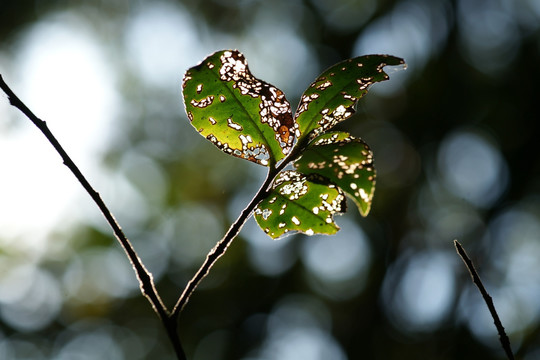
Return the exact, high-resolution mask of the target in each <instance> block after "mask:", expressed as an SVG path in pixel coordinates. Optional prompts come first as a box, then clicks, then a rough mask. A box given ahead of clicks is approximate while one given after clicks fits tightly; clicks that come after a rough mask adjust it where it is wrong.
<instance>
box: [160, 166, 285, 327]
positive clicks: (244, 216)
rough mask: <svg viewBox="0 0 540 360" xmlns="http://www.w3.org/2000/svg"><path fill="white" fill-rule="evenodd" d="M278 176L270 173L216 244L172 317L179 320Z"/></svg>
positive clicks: (181, 297) (184, 293)
mask: <svg viewBox="0 0 540 360" xmlns="http://www.w3.org/2000/svg"><path fill="white" fill-rule="evenodd" d="M276 174H277V172H274V171H271V170H270V171H268V175H267V177H266V180H265V181H264V183H263V185H262V186H261V187H260V189H259V191H258V192H257V194H256V195H255V196H254V197H253V198H252V199H251V201H250V203H249V204H248V206H246V208H245V209H244V210H243V211H242V212H241V213H240V216H238V218H237V219H236V221H235V222H234V223H233V224H232V225H231V227H230V228H229V230H228V231H227V233H226V234H225V236H224V237H223V238H222V239H221V240H220V241H219V242H218V243H217V244H216V246H214V248H213V249H212V250H210V252H209V253H208V255H207V256H206V260H205V261H204V263H203V264H202V266H201V267H200V268H199V270H198V271H197V273H196V274H195V276H193V278H192V279H191V280H190V281H189V282H188V284H187V286H186V287H185V289H184V291H183V292H182V294H181V295H180V297H179V298H178V301H177V302H176V305H175V306H174V308H173V311H172V313H171V317H173V318H177V317H178V315H180V312H182V309H183V308H184V306H185V305H186V304H187V302H188V301H189V298H190V297H191V295H192V294H193V292H194V291H195V289H196V288H197V286H198V285H199V284H200V283H201V281H202V280H203V279H204V278H205V277H206V275H208V272H209V271H210V269H211V268H212V267H213V266H214V264H215V263H216V261H217V260H218V259H219V258H220V257H221V256H223V255H224V254H225V251H227V248H228V247H229V245H230V244H231V243H232V241H233V240H234V239H235V238H236V236H237V235H238V234H239V233H240V230H242V227H243V226H244V224H245V223H246V221H247V220H248V219H249V218H250V216H251V214H252V212H253V210H255V207H256V206H257V204H258V203H259V202H261V200H263V199H264V198H265V197H266V195H267V194H268V187H269V186H270V184H271V183H272V181H273V180H274V177H275V176H276Z"/></svg>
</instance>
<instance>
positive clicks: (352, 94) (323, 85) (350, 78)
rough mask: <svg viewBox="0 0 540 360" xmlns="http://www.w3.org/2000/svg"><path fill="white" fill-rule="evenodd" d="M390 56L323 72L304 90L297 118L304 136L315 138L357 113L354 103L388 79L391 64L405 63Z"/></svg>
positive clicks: (346, 63)
mask: <svg viewBox="0 0 540 360" xmlns="http://www.w3.org/2000/svg"><path fill="white" fill-rule="evenodd" d="M403 64H404V61H403V59H400V58H397V57H394V56H389V55H366V56H360V57H357V58H354V59H349V60H345V61H343V62H340V63H338V64H336V65H334V66H332V67H331V68H329V69H328V70H326V71H325V72H323V73H322V74H321V75H320V76H319V77H318V78H317V79H316V80H315V81H314V82H313V83H312V84H311V85H310V86H309V87H308V88H307V90H306V91H305V92H304V94H303V95H302V97H301V99H300V104H299V105H298V109H297V110H296V114H295V119H296V121H297V122H298V125H299V127H300V133H301V136H302V137H304V136H307V135H308V134H309V133H310V132H311V131H313V133H312V134H311V135H310V136H311V137H312V138H314V137H315V136H317V135H319V134H321V133H323V132H326V131H328V130H329V129H331V128H332V127H334V126H335V125H336V124H337V123H339V122H341V121H343V120H345V119H347V118H349V117H350V116H351V115H352V114H353V113H354V111H355V110H354V106H355V105H356V103H357V102H358V99H360V98H361V97H362V96H364V95H365V94H366V93H367V90H368V87H369V86H370V85H372V84H373V83H376V82H379V81H384V80H387V79H388V75H387V74H386V73H385V72H384V71H383V68H384V67H385V66H387V65H403Z"/></svg>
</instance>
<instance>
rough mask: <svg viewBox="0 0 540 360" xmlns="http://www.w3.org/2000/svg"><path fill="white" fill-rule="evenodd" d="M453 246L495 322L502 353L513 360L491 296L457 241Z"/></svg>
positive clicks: (508, 342) (508, 340) (508, 341)
mask: <svg viewBox="0 0 540 360" xmlns="http://www.w3.org/2000/svg"><path fill="white" fill-rule="evenodd" d="M454 246H455V247H456V250H457V253H458V254H459V256H460V257H461V260H463V262H464V263H465V266H467V269H468V270H469V273H470V274H471V277H472V281H473V283H474V284H475V285H476V286H477V287H478V290H480V293H481V294H482V297H483V298H484V301H485V302H486V305H487V307H488V309H489V312H490V313H491V317H492V318H493V321H494V322H495V327H496V328H497V331H498V332H499V339H500V340H501V344H502V347H503V349H504V352H505V353H506V356H507V357H508V359H509V360H514V354H513V353H512V348H511V346H510V339H508V336H507V335H506V332H505V331H504V327H503V325H502V323H501V320H500V319H499V315H498V314H497V311H496V310H495V305H494V304H493V299H492V298H491V296H489V294H488V292H487V291H486V289H485V287H484V285H483V284H482V280H480V276H478V273H477V272H476V269H475V268H474V265H473V263H472V261H471V259H470V258H469V257H468V256H467V253H466V252H465V249H463V246H461V244H460V243H459V242H458V241H457V240H454Z"/></svg>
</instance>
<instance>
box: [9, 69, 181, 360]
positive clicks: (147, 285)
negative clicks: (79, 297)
mask: <svg viewBox="0 0 540 360" xmlns="http://www.w3.org/2000/svg"><path fill="white" fill-rule="evenodd" d="M0 88H1V89H2V90H3V91H4V92H5V93H6V95H7V96H8V99H9V102H10V104H11V105H13V106H14V107H16V108H17V109H19V110H20V111H21V112H22V113H23V114H24V115H26V117H27V118H28V119H30V121H32V122H33V123H34V125H36V126H37V127H38V128H39V130H41V132H42V133H43V135H45V137H46V138H47V140H48V141H49V142H50V143H51V145H52V146H53V147H54V148H55V149H56V151H57V152H58V154H60V156H61V157H62V160H63V162H64V165H66V166H67V167H68V168H69V169H70V170H71V172H72V173H73V175H75V177H76V178H77V180H78V181H79V182H80V183H81V185H82V186H83V188H84V189H85V190H86V191H87V192H88V194H89V195H90V197H91V198H92V199H93V200H94V202H95V203H96V205H97V206H98V207H99V209H100V210H101V212H102V213H103V216H104V217H105V219H106V220H107V222H108V223H109V225H110V227H111V228H112V230H113V232H114V235H115V236H116V238H117V240H118V242H119V243H120V245H121V246H122V248H123V249H124V251H125V253H126V255H127V257H128V258H129V261H130V262H131V265H132V266H133V270H134V271H135V274H136V275H137V279H138V280H139V285H140V289H141V293H142V294H143V295H144V296H145V297H146V298H147V299H148V301H149V302H150V304H151V305H152V308H153V309H154V311H155V312H156V313H157V315H158V317H159V318H160V320H161V321H162V323H163V325H164V327H165V329H166V330H167V333H168V336H169V338H170V340H171V342H172V345H173V347H174V349H175V352H176V355H177V357H178V359H179V360H185V359H186V357H185V354H184V350H183V349H182V345H181V343H180V340H179V338H178V335H177V332H176V322H175V319H174V318H171V315H170V313H169V310H168V309H167V307H166V306H165V304H164V303H163V301H162V300H161V298H160V296H159V294H158V292H157V290H156V287H155V284H154V279H153V277H152V274H151V273H150V272H149V271H148V270H147V269H146V267H145V266H144V264H143V263H142V261H141V259H140V258H139V256H138V255H137V252H136V251H135V249H134V248H133V246H132V244H131V242H130V241H129V240H128V238H127V237H126V236H125V234H124V232H123V231H122V228H121V227H120V225H119V224H118V222H117V221H116V219H115V218H114V216H113V214H112V213H111V211H110V210H109V209H108V208H107V206H106V205H105V202H104V201H103V199H102V198H101V196H100V195H99V193H98V192H97V191H95V190H94V188H93V187H92V186H91V185H90V183H89V182H88V180H86V178H85V176H84V175H83V174H82V173H81V171H80V170H79V168H78V167H77V166H76V165H75V163H74V162H73V160H72V159H71V158H70V156H69V155H68V154H67V153H66V151H65V150H64V148H63V147H62V146H61V145H60V143H59V142H58V140H57V139H56V137H55V136H54V135H53V134H52V132H51V131H50V130H49V127H48V126H47V123H46V122H45V121H43V120H41V119H39V118H38V117H37V116H36V115H34V113H33V112H32V111H31V110H30V109H29V108H28V107H27V106H26V105H25V104H24V103H23V102H22V101H21V100H20V99H19V97H17V95H15V93H14V92H13V91H12V90H11V89H10V88H9V86H8V85H7V84H6V83H5V81H4V79H3V78H2V75H0Z"/></svg>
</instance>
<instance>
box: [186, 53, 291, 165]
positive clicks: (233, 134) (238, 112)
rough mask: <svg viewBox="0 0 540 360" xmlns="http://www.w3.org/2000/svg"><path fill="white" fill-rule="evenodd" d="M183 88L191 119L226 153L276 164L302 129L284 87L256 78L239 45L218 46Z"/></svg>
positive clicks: (198, 128)
mask: <svg viewBox="0 0 540 360" xmlns="http://www.w3.org/2000/svg"><path fill="white" fill-rule="evenodd" d="M182 87H183V91H182V92H183V96H184V105H185V108H186V113H187V115H188V118H189V120H190V122H191V124H192V125H193V126H194V127H195V128H196V129H197V131H198V132H199V133H200V134H201V135H202V136H204V137H206V138H207V139H208V140H210V141H211V142H212V143H213V144H214V145H216V146H217V147H218V148H219V149H221V150H222V151H224V152H225V153H227V154H230V155H233V156H237V157H240V158H243V159H247V160H250V161H253V162H255V163H258V164H261V165H265V166H267V165H269V164H275V163H276V162H278V161H279V160H281V159H282V158H284V157H285V155H287V154H288V153H289V152H290V150H291V148H292V146H293V144H294V142H295V138H296V137H297V136H298V135H299V134H300V132H299V128H298V125H297V123H296V122H295V121H294V120H293V117H292V113H291V106H290V104H289V102H288V101H287V99H286V98H285V95H284V94H283V92H282V91H281V90H279V89H278V88H276V87H274V86H272V85H270V84H268V83H266V82H264V81H262V80H259V79H257V78H256V77H254V76H253V75H252V74H251V72H250V71H249V68H248V64H247V61H246V59H245V57H244V55H242V53H240V52H239V51H237V50H223V51H218V52H216V53H214V54H212V55H210V56H208V57H207V58H206V59H204V60H203V61H202V62H201V63H200V64H199V65H197V66H195V67H192V68H190V69H189V70H188V71H187V72H186V74H185V75H184V81H183V85H182Z"/></svg>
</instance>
